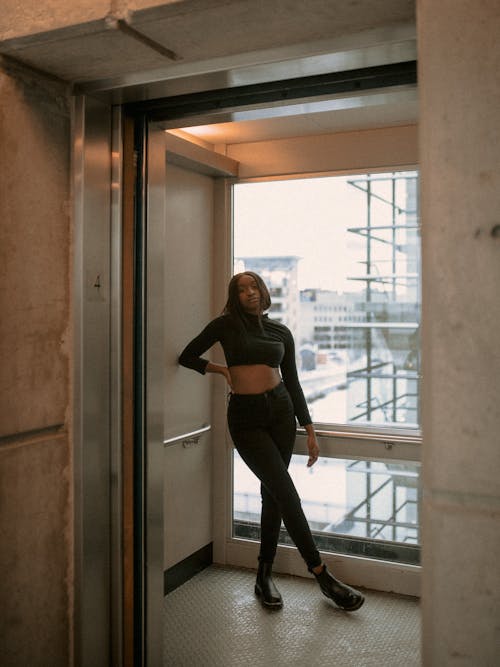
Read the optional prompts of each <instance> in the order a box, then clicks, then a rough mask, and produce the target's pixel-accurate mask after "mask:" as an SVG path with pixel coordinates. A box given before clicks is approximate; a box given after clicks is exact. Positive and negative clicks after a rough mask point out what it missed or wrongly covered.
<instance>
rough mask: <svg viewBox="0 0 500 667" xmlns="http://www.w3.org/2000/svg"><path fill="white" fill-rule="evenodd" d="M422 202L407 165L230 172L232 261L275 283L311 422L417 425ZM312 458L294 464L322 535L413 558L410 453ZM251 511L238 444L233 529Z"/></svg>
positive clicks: (329, 545) (249, 479) (256, 497)
mask: <svg viewBox="0 0 500 667" xmlns="http://www.w3.org/2000/svg"><path fill="white" fill-rule="evenodd" d="M417 203H418V174H417V172H415V171H404V172H403V171H402V172H390V173H371V174H362V175H356V176H334V177H320V178H309V179H292V180H284V181H276V180H275V181H266V182H251V183H241V184H237V185H234V189H233V234H234V272H239V271H244V270H250V271H255V272H256V273H259V274H260V275H261V276H262V278H263V279H264V281H265V282H266V284H267V286H268V287H269V291H270V293H271V298H272V306H271V310H270V312H269V316H270V317H271V318H275V319H277V320H279V321H281V322H283V323H284V324H286V325H287V326H288V327H289V328H290V330H291V331H292V334H293V336H294V339H295V343H296V356H297V368H298V370H299V376H300V380H301V384H302V388H303V390H304V394H305V396H306V399H307V401H308V404H309V409H310V411H311V416H312V418H313V421H314V422H315V423H316V424H321V425H340V426H343V427H344V428H345V427H349V428H352V427H362V429H361V430H363V431H364V432H366V431H367V430H368V431H370V430H376V429H377V428H378V429H379V430H380V427H383V428H384V429H389V430H390V429H392V430H395V429H397V430H398V432H399V433H401V430H402V429H403V430H404V431H407V432H408V433H415V432H416V430H417V429H418V428H419V420H420V415H419V377H420V353H419V323H420V232H419V219H418V207H417ZM323 428H324V427H323ZM306 459H307V457H305V456H304V457H303V456H299V455H294V457H293V459H292V463H291V465H290V472H291V474H292V476H293V478H294V481H295V483H296V485H297V488H298V491H299V493H300V495H301V498H302V504H303V507H304V510H305V512H306V516H307V517H308V520H309V522H310V525H311V528H312V529H313V530H314V531H315V534H316V536H317V538H318V540H319V546H320V548H322V549H324V550H329V549H330V550H334V551H341V552H348V553H359V554H365V555H369V556H370V557H380V558H389V559H392V560H399V561H403V562H410V563H416V562H418V549H417V548H416V546H417V545H418V544H419V534H418V513H419V512H418V498H419V493H418V488H419V465H418V464H417V463H415V464H413V463H409V462H405V463H391V462H388V461H385V462H384V461H375V460H373V461H366V460H359V459H356V457H355V452H353V458H352V460H341V459H337V458H327V457H322V458H320V460H319V461H318V463H317V464H316V465H315V466H313V467H312V468H310V469H307V468H306V465H305V464H306ZM259 516H260V489H259V484H258V481H257V479H256V478H255V477H253V475H252V473H251V472H249V471H248V470H247V469H246V467H245V466H244V464H243V463H242V462H241V461H240V459H239V457H238V454H237V452H235V453H234V497H233V527H234V535H235V536H240V537H247V538H252V537H256V536H257V535H258V530H259ZM282 538H283V540H282V541H283V542H284V543H286V542H287V541H288V538H287V536H286V533H285V532H284V529H283V534H282ZM383 543H385V545H383ZM387 543H390V544H387ZM398 545H399V546H398ZM412 547H413V548H412Z"/></svg>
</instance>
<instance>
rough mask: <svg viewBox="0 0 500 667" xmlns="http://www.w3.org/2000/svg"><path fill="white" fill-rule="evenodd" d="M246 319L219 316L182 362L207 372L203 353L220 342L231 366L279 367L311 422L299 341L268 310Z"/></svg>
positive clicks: (303, 417) (303, 418)
mask: <svg viewBox="0 0 500 667" xmlns="http://www.w3.org/2000/svg"><path fill="white" fill-rule="evenodd" d="M245 319H246V322H245V323H243V322H241V323H239V322H237V321H235V320H234V318H232V317H231V316H230V315H221V316H220V317H216V318H215V319H214V320H212V321H211V322H210V323H209V324H208V325H207V326H206V327H205V328H204V329H203V331H202V332H201V333H200V334H199V335H198V336H196V338H194V339H193V340H192V341H191V342H190V343H188V345H187V346H186V347H185V349H184V350H183V352H182V353H181V355H180V357H179V363H180V364H181V365H182V366H186V367H187V368H191V369H193V370H195V371H197V372H198V373H202V374H204V373H205V372H206V367H207V364H208V359H205V358H203V357H202V356H201V355H202V354H204V353H205V352H206V351H207V350H208V349H209V348H211V347H212V345H214V344H215V343H217V342H219V343H220V344H221V345H222V349H223V350H224V355H225V357H226V363H227V365H228V367H229V368H231V367H232V366H249V365H254V364H265V365H266V366H270V367H271V368H279V369H280V370H281V375H282V378H283V382H284V383H285V386H286V387H287V389H288V391H289V393H290V396H291V398H292V402H293V404H294V408H295V414H296V416H297V418H298V420H299V423H300V424H301V425H305V424H310V423H311V418H310V415H309V411H308V408H307V404H306V402H305V399H304V395H303V392H302V389H301V387H300V384H299V380H298V376H297V367H296V363H295V345H294V342H293V337H292V334H291V332H290V330H289V329H288V328H287V327H286V326H285V325H284V324H282V323H281V322H277V321H276V320H272V319H271V318H270V317H268V315H267V314H265V315H262V317H260V318H259V316H258V315H247V316H246V318H245Z"/></svg>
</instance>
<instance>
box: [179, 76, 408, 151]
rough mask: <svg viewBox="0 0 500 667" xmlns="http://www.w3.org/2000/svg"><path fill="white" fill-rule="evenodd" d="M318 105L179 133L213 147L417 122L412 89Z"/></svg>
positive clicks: (279, 110)
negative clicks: (322, 105) (322, 106)
mask: <svg viewBox="0 0 500 667" xmlns="http://www.w3.org/2000/svg"><path fill="white" fill-rule="evenodd" d="M321 104H323V103H309V104H297V105H287V106H286V107H283V108H279V107H278V108H276V107H273V109H272V111H273V114H272V115H267V116H266V115H265V110H264V114H263V115H264V116H265V117H263V118H258V119H256V120H246V119H245V120H238V114H233V117H234V119H233V120H231V121H229V122H224V123H212V124H204V125H195V126H188V127H182V132H183V133H185V134H187V135H189V136H190V137H191V138H192V139H194V140H196V139H198V140H201V141H202V142H204V143H206V144H209V145H210V146H214V145H217V144H238V143H249V142H257V141H269V140H272V139H283V138H287V137H298V136H305V135H314V134H329V133H332V132H348V131H351V130H366V129H372V128H377V127H390V126H394V125H412V124H415V123H417V121H418V100H417V89H416V87H405V88H400V89H398V90H391V91H386V92H380V91H374V92H373V93H370V94H365V95H358V96H354V97H346V98H341V99H338V98H336V99H335V100H332V101H331V102H330V104H327V103H326V101H325V103H324V106H325V107H334V108H326V109H322V108H321ZM186 138H188V137H186Z"/></svg>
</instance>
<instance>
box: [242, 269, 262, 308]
mask: <svg viewBox="0 0 500 667" xmlns="http://www.w3.org/2000/svg"><path fill="white" fill-rule="evenodd" d="M238 296H239V299H240V304H241V307H242V308H243V310H244V311H245V312H246V313H251V314H252V315H258V314H259V313H260V312H261V294H260V290H259V288H258V287H257V283H256V282H255V278H252V276H249V275H247V274H246V273H244V274H243V275H242V276H241V277H240V278H239V279H238Z"/></svg>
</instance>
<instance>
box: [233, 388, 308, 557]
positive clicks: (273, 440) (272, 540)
mask: <svg viewBox="0 0 500 667" xmlns="http://www.w3.org/2000/svg"><path fill="white" fill-rule="evenodd" d="M227 420H228V424H229V432H230V433H231V437H232V439H233V442H234V446H235V447H236V449H237V450H238V452H239V454H240V456H241V458H242V459H243V460H244V461H245V463H246V464H247V466H248V467H249V468H250V470H251V471H252V472H253V473H254V474H255V475H257V477H258V478H259V479H260V482H261V495H262V514H261V543H260V554H259V560H260V561H263V562H266V563H272V562H273V560H274V556H275V554H276V547H277V545H278V538H279V531H280V526H281V519H283V523H284V524H285V527H286V529H287V531H288V534H289V535H290V537H291V538H292V540H293V541H294V543H295V544H296V545H297V548H298V550H299V551H300V553H301V555H302V558H303V559H304V560H305V562H306V564H307V566H308V567H309V568H313V567H317V566H318V565H320V564H321V558H320V555H319V552H318V550H317V548H316V545H315V544H314V540H313V537H312V535H311V531H310V529H309V525H308V523H307V520H306V517H305V515H304V511H303V509H302V505H301V503H300V498H299V495H298V493H297V491H296V489H295V486H294V483H293V481H292V479H291V477H290V475H289V473H288V465H289V463H290V459H291V457H292V452H293V447H294V444H295V434H296V423H295V415H294V411H293V405H292V401H291V398H290V395H289V393H288V391H287V390H286V387H285V385H284V384H283V383H280V384H279V385H278V386H277V387H275V388H274V389H271V390H270V391H266V392H265V393H264V394H231V398H230V401H229V407H228V412H227Z"/></svg>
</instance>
